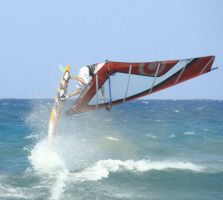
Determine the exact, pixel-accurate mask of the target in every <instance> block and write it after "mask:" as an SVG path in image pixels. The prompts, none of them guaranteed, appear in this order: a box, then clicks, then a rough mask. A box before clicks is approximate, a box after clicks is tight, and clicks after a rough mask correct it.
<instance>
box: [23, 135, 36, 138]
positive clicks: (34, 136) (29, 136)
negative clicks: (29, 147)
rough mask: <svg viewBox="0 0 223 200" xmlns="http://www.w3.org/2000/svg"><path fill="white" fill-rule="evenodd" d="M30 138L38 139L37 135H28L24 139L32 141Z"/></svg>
mask: <svg viewBox="0 0 223 200" xmlns="http://www.w3.org/2000/svg"><path fill="white" fill-rule="evenodd" d="M32 138H38V135H28V136H26V137H25V139H32Z"/></svg>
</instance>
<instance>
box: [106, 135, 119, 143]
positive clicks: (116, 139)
mask: <svg viewBox="0 0 223 200" xmlns="http://www.w3.org/2000/svg"><path fill="white" fill-rule="evenodd" d="M105 138H106V139H107V140H112V141H116V142H117V141H119V139H118V138H115V137H111V136H107V137H105Z"/></svg>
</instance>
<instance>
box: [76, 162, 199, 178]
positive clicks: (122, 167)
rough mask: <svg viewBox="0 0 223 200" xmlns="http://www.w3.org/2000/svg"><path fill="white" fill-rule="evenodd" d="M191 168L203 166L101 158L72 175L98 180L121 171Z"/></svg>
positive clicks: (192, 169)
mask: <svg viewBox="0 0 223 200" xmlns="http://www.w3.org/2000/svg"><path fill="white" fill-rule="evenodd" d="M168 169H177V170H191V171H196V172H200V171H202V170H203V168H202V167H200V166H197V165H195V164H193V163H190V162H177V161H176V162H174V161H150V160H139V161H134V160H126V161H121V160H111V159H108V160H100V161H98V162H96V163H95V164H94V165H92V166H91V167H88V168H86V169H84V170H83V171H81V172H79V173H74V174H73V175H72V178H73V180H75V181H97V180H100V179H102V178H108V176H109V174H110V173H114V172H121V171H132V172H146V171H150V170H168Z"/></svg>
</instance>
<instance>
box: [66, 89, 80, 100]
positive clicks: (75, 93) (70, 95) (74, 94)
mask: <svg viewBox="0 0 223 200" xmlns="http://www.w3.org/2000/svg"><path fill="white" fill-rule="evenodd" d="M81 91H82V90H81V89H80V88H77V89H76V90H75V91H74V92H72V93H70V94H68V95H67V96H68V98H70V97H73V96H76V95H78V94H80V93H81Z"/></svg>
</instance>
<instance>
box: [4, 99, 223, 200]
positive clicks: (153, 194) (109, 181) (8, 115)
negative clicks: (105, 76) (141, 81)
mask: <svg viewBox="0 0 223 200" xmlns="http://www.w3.org/2000/svg"><path fill="white" fill-rule="evenodd" d="M52 103H53V101H52V100H47V99H46V100H19V99H18V100H16V99H1V100H0V200H17V199H21V200H23V199H29V200H45V199H50V200H71V199H72V200H76V199H77V200H91V199H92V200H95V199H97V200H121V199H123V200H179V199H180V200H181V199H182V200H187V199H188V200H193V199H194V200H220V199H223V101H215V100H138V101H134V102H130V103H126V104H123V105H120V106H116V107H113V108H112V110H111V112H108V111H105V110H98V111H94V112H89V113H82V114H78V115H73V116H62V119H61V122H60V126H59V130H58V135H57V136H56V137H55V138H54V139H53V140H52V141H50V142H49V141H48V140H47V132H48V121H49V115H50V109H51V107H52Z"/></svg>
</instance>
